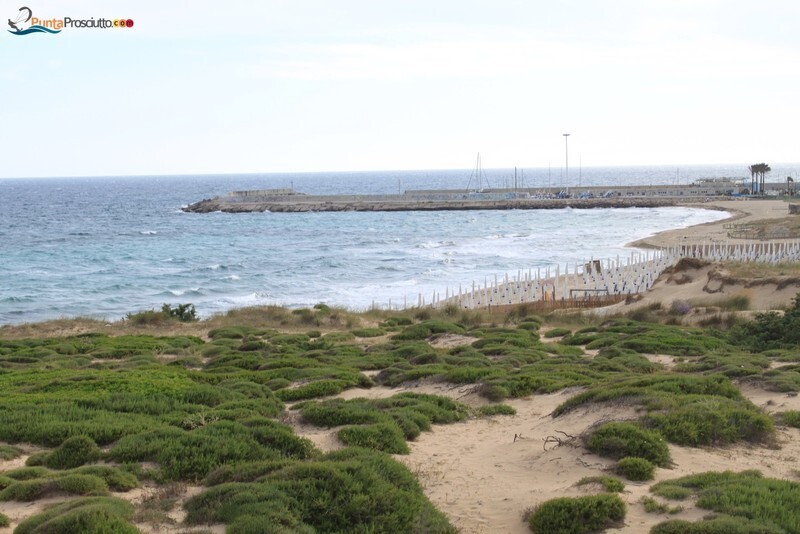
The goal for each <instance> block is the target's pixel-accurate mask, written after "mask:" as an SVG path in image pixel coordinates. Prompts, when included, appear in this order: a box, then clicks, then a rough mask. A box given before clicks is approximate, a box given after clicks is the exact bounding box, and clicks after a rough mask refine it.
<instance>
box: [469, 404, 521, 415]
mask: <svg viewBox="0 0 800 534" xmlns="http://www.w3.org/2000/svg"><path fill="white" fill-rule="evenodd" d="M478 413H479V414H481V415H484V416H489V415H517V410H515V409H514V408H513V407H512V406H509V405H508V404H487V405H485V406H481V407H480V408H478Z"/></svg>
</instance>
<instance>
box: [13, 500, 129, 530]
mask: <svg viewBox="0 0 800 534" xmlns="http://www.w3.org/2000/svg"><path fill="white" fill-rule="evenodd" d="M133 511H134V508H133V505H132V504H130V503H128V502H126V501H124V500H122V499H117V498H113V497H87V498H82V499H73V500H70V501H66V502H63V503H59V504H56V505H54V506H52V507H50V508H48V509H47V510H45V511H44V512H42V513H40V514H37V515H34V516H32V517H29V518H28V519H25V520H24V521H22V522H20V524H19V525H18V526H17V528H16V529H14V534H56V533H59V534H84V533H94V534H111V533H113V534H137V533H138V532H139V529H137V528H136V527H135V526H133V525H132V524H130V523H129V522H128V521H129V520H130V519H131V518H132V517H133Z"/></svg>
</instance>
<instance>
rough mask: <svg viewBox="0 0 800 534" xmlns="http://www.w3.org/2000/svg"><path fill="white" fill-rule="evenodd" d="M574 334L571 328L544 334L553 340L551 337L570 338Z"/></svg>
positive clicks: (554, 329)
mask: <svg viewBox="0 0 800 534" xmlns="http://www.w3.org/2000/svg"><path fill="white" fill-rule="evenodd" d="M571 333H572V330H570V329H569V328H553V329H552V330H548V331H547V332H545V333H544V337H546V338H551V337H563V336H568V335H570V334H571Z"/></svg>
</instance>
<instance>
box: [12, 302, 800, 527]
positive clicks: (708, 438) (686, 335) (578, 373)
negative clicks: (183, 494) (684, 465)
mask: <svg viewBox="0 0 800 534" xmlns="http://www.w3.org/2000/svg"><path fill="white" fill-rule="evenodd" d="M178 309H179V310H181V311H180V312H177V313H174V314H173V313H171V312H170V310H178ZM193 311H194V310H193V307H192V308H189V307H188V306H184V307H182V308H171V307H169V306H165V308H164V309H163V310H162V311H161V312H147V313H146V314H145V315H146V316H145V317H143V316H141V315H140V314H131V315H130V316H129V317H128V320H127V321H126V322H123V323H122V324H119V325H117V329H116V330H115V329H114V327H113V326H112V327H108V326H103V328H99V329H98V331H95V332H91V331H88V332H82V333H78V334H76V335H61V336H57V335H56V336H54V335H39V336H37V335H36V328H35V325H27V326H26V327H24V328H19V329H7V328H3V329H0V391H2V392H3V395H2V396H0V440H1V441H2V444H0V462H3V461H4V462H11V461H18V459H19V458H21V457H22V458H24V460H25V465H24V466H22V467H15V468H12V469H5V470H2V472H0V512H3V513H5V509H4V508H3V507H2V503H3V502H35V501H38V500H41V499H44V498H47V497H51V496H59V495H60V496H63V497H64V499H63V502H59V503H57V504H56V505H54V506H51V507H48V508H46V509H45V510H44V511H42V512H40V513H34V514H33V515H31V516H30V517H24V518H19V517H12V516H9V517H6V516H3V515H0V521H4V520H5V519H8V520H9V521H10V522H11V523H14V525H15V526H16V528H15V530H14V532H16V533H26V532H30V533H36V532H112V531H113V532H136V531H137V529H138V528H139V527H141V526H142V525H146V524H147V523H148V521H149V520H153V521H155V520H156V519H157V520H158V521H168V520H169V519H168V518H166V516H165V515H164V513H160V514H159V513H153V511H152V510H149V511H148V510H146V509H145V508H146V507H147V506H148V505H149V504H152V503H150V502H149V501H142V502H137V503H136V505H135V506H134V505H133V504H131V503H130V502H128V501H127V500H125V499H124V496H125V494H126V492H130V491H131V490H133V489H135V488H137V487H142V486H148V487H162V488H163V487H174V486H170V485H176V484H178V485H183V486H182V487H185V486H186V485H194V486H200V489H199V490H198V491H197V492H196V494H194V495H193V496H191V497H188V498H187V499H184V500H181V501H180V502H178V501H179V500H178V499H175V498H173V499H168V500H166V502H168V503H169V504H168V505H167V506H166V508H167V510H166V511H169V509H171V508H182V510H183V511H184V512H185V516H184V518H183V519H182V520H183V523H184V526H186V527H187V528H198V529H202V528H203V527H204V526H205V525H212V524H216V525H219V524H224V525H226V527H225V528H226V531H227V532H230V533H245V532H275V533H277V532H308V533H311V532H343V531H347V532H365V533H366V532H370V533H375V532H456V529H455V527H454V526H453V525H452V523H451V522H450V520H448V518H447V517H446V516H445V515H444V514H443V513H442V512H441V511H439V510H437V509H436V508H435V507H434V506H433V504H432V503H431V502H430V501H429V500H428V498H427V497H426V496H425V493H424V491H423V488H422V486H421V485H420V484H419V482H418V481H417V479H416V478H415V476H414V474H413V473H412V472H411V471H410V470H409V469H408V468H407V467H405V466H404V465H402V464H401V463H399V462H398V461H397V460H396V459H395V458H394V457H393V456H392V455H405V454H408V453H409V442H413V441H414V440H416V439H417V438H419V436H420V435H422V434H423V433H424V432H428V431H430V430H431V429H432V428H433V427H435V426H437V425H451V424H458V423H459V422H462V421H465V420H469V419H471V418H480V417H507V416H512V415H513V414H514V413H515V412H514V409H513V408H512V407H511V406H508V405H505V404H502V401H504V400H505V399H514V398H521V397H527V396H530V395H536V394H544V393H551V392H556V391H562V390H566V389H567V388H573V390H571V391H574V394H572V395H571V396H568V397H565V400H564V402H563V403H562V404H561V405H560V406H559V407H558V408H557V409H556V410H555V411H554V412H553V414H552V417H554V418H559V417H563V416H565V415H566V414H568V413H570V412H572V411H574V410H579V409H582V408H584V407H586V406H589V405H593V404H595V405H596V404H604V403H605V404H607V403H618V404H620V405H624V406H629V407H635V408H636V410H637V412H636V413H637V414H638V418H637V419H636V420H626V421H608V422H606V423H605V424H602V425H600V426H597V427H596V428H593V429H591V431H590V432H587V433H586V434H585V435H583V436H581V438H582V439H581V441H580V446H581V447H584V448H585V449H586V450H587V451H590V452H591V453H594V454H596V455H598V456H601V457H605V458H611V459H613V460H615V461H617V467H616V473H614V474H616V475H619V476H620V477H621V478H624V479H627V480H628V481H647V480H651V479H652V477H653V473H654V472H655V470H656V469H659V468H665V467H669V466H670V464H671V461H672V460H671V457H670V451H669V444H676V445H682V446H689V447H700V446H721V445H728V444H734V443H749V444H752V445H753V446H764V445H769V444H771V443H772V442H773V440H774V436H775V429H776V425H789V426H798V425H800V423H798V420H800V418H798V416H797V412H792V411H786V412H785V413H783V414H781V415H779V416H777V417H776V418H773V417H772V416H769V415H767V414H766V413H764V412H763V411H762V410H761V409H759V408H758V407H756V406H755V405H754V404H753V403H751V402H750V401H749V400H747V398H745V397H744V396H743V395H742V393H741V391H740V389H739V387H738V385H739V384H741V383H743V382H746V383H747V384H750V385H755V386H757V387H760V388H763V389H765V390H773V391H782V392H798V391H800V362H799V361H800V356H798V355H797V354H798V353H797V352H796V347H797V341H798V339H796V336H797V332H800V329H798V326H800V324H798V322H800V306H799V305H798V303H797V301H796V303H795V306H794V307H793V308H791V309H789V310H787V311H786V313H785V314H783V315H778V314H760V315H756V316H755V318H754V319H753V320H752V321H751V322H741V323H737V324H736V325H734V326H733V327H732V328H731V329H730V330H727V331H723V330H716V329H712V328H696V327H688V326H682V325H676V324H665V323H667V322H670V321H669V319H670V315H669V312H668V311H665V312H664V316H663V317H662V319H663V320H662V321H661V322H659V321H654V322H643V321H638V320H634V319H632V318H630V317H624V316H620V317H615V318H605V319H592V318H591V317H579V318H578V317H575V318H572V319H570V318H565V317H564V316H553V317H539V316H535V315H531V314H530V313H529V311H527V310H526V309H525V308H524V307H523V308H519V309H513V310H510V311H508V310H506V311H504V312H503V313H495V314H488V313H487V314H485V315H481V314H479V313H477V312H461V311H459V310H453V309H445V310H441V311H435V312H434V311H430V310H417V311H408V312H402V313H401V312H392V313H388V312H370V313H367V314H350V313H348V312H344V311H342V310H332V309H330V308H328V307H327V306H324V305H319V306H317V307H315V308H313V309H307V310H282V309H277V308H265V309H261V310H260V311H259V310H258V309H249V310H239V311H235V312H231V313H230V314H228V316H225V317H217V318H213V319H210V320H208V321H197V320H196V317H195V316H194V313H193ZM155 316H157V317H155ZM184 323H186V324H185V325H184ZM148 325H150V328H151V332H150V333H147V331H146V330H145V331H141V332H137V333H132V331H131V329H132V328H135V329H142V328H144V329H147V328H148ZM61 326H64V323H62V324H61ZM165 329H171V330H170V331H171V332H172V330H174V332H172V333H171V334H170V335H164V331H165ZM47 333H48V334H50V333H51V332H49V331H48V332H47ZM20 334H24V335H20ZM448 336H450V337H451V338H452V336H455V338H456V339H462V340H463V342H459V343H455V344H449V345H448V344H444V345H442V344H439V343H438V341H440V340H444V339H448ZM652 354H661V355H671V356H673V357H674V358H675V360H676V361H677V362H678V363H677V364H676V365H674V366H672V367H670V368H667V367H665V366H664V365H663V364H661V363H658V362H657V361H654V360H653V359H651V358H648V355H652ZM776 362H780V363H781V365H779V366H775V365H773V364H775V363H776ZM421 382H431V383H439V384H449V385H452V386H454V387H455V386H469V387H470V388H472V391H474V392H475V393H476V394H478V395H480V396H481V397H482V398H483V399H485V402H486V404H485V405H483V406H482V407H481V408H480V409H475V408H472V407H470V406H468V405H466V404H463V403H461V402H459V401H458V400H454V399H452V398H448V397H444V396H440V395H430V394H422V393H414V392H400V391H399V392H398V393H396V394H393V395H390V396H388V397H386V398H379V399H374V398H373V399H367V398H359V397H358V396H355V397H353V396H351V397H350V398H349V399H344V398H340V397H339V394H341V393H342V392H345V391H348V390H359V389H360V390H368V389H370V388H373V387H376V386H384V387H402V386H407V385H410V384H418V383H421ZM298 424H302V425H306V426H310V427H317V428H330V429H336V437H337V439H338V442H339V447H338V450H333V451H330V452H323V451H322V450H320V449H319V448H318V447H317V445H315V443H314V442H313V441H311V440H309V439H308V438H306V437H303V436H302V435H300V434H299V433H298V432H297V425H298ZM0 465H2V464H0ZM586 483H587V484H588V483H597V485H598V487H599V488H601V489H604V490H605V491H601V492H600V493H597V494H596V495H591V496H587V497H582V498H576V499H571V498H567V499H558V500H555V501H549V502H545V503H538V504H537V503H531V505H532V506H534V505H536V506H534V509H532V511H531V513H530V514H529V515H528V516H527V517H528V522H529V525H530V528H531V530H532V531H533V532H594V531H600V530H602V529H604V528H608V527H609V526H612V525H615V524H619V522H620V521H622V520H623V519H624V517H625V514H626V505H625V503H624V502H623V501H622V500H620V499H619V498H618V497H616V496H614V493H613V492H619V491H622V490H623V488H624V484H626V483H627V482H625V483H623V482H622V481H621V480H620V479H618V478H615V477H613V476H603V477H597V478H595V479H590V480H587V482H586ZM652 492H653V494H654V495H656V496H658V497H661V498H665V499H680V498H683V499H685V498H689V497H696V498H697V499H698V501H697V502H698V504H697V506H698V507H701V508H706V509H708V510H712V511H713V512H715V513H716V514H717V515H715V516H714V518H713V519H708V520H703V521H702V522H701V523H700V524H693V523H692V524H690V523H687V522H686V521H684V520H669V521H666V522H664V523H663V524H661V525H659V526H657V527H656V528H654V530H653V532H658V533H671V532H740V531H741V532H800V523H798V521H797V519H796V512H795V511H796V510H797V505H798V504H800V502H798V501H797V495H798V494H800V485H798V484H797V483H796V482H791V481H777V480H770V479H766V478H763V477H761V476H760V475H759V474H758V473H752V472H745V473H739V474H736V473H722V474H714V473H707V474H698V475H697V476H696V477H688V478H682V479H678V480H674V481H670V482H669V483H659V484H656V485H654V486H653V487H652ZM112 494H113V495H112ZM770 495H777V496H778V497H779V498H770V497H768V496H770ZM576 514H583V515H581V517H585V520H583V521H580V522H578V523H579V524H578V523H575V521H574V518H575V517H576ZM6 515H8V514H6ZM732 517H735V518H737V520H739V519H740V518H741V517H746V521H741V524H742V525H744V526H743V527H741V528H740V527H737V528H740V530H735V531H734V530H725V528H727V525H729V524H730V522H731V521H733V519H731V518H732ZM153 518H156V519H153ZM137 525H138V526H137ZM554 529H555V530H554ZM742 529H744V530H742ZM748 529H749V530H748ZM759 529H760V530H759Z"/></svg>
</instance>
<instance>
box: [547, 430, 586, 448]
mask: <svg viewBox="0 0 800 534" xmlns="http://www.w3.org/2000/svg"><path fill="white" fill-rule="evenodd" d="M556 432H558V433H559V434H561V435H562V436H563V437H561V436H547V437H546V438H544V439H543V440H542V441H544V444H543V447H544V450H545V451H547V450H553V449H556V448H558V447H563V446H565V445H566V446H569V447H577V446H578V444H577V443H575V441H576V440H577V439H578V437H577V436H573V435H572V434H567V433H566V432H562V431H561V430H556ZM548 445H552V446H551V447H550V449H548V448H547V446H548Z"/></svg>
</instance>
